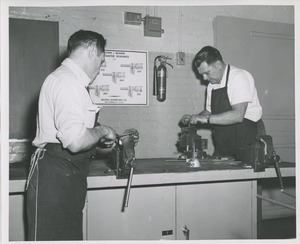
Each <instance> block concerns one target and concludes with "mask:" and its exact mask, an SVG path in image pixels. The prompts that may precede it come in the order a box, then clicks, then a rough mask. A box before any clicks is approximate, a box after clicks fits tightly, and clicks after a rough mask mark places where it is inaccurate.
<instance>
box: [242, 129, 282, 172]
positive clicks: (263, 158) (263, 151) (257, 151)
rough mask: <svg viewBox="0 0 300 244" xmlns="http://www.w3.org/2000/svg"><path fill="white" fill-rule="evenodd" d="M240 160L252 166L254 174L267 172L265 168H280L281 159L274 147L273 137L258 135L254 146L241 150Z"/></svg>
mask: <svg viewBox="0 0 300 244" xmlns="http://www.w3.org/2000/svg"><path fill="white" fill-rule="evenodd" d="M239 154H240V155H239V156H238V158H239V159H241V161H242V163H244V164H250V165H251V166H252V168H253V169H254V172H261V171H265V168H268V167H270V166H275V169H277V168H278V162H279V161H280V157H279V156H278V155H277V154H276V152H275V150H274V147H273V140H272V137H271V136H269V135H258V136H256V140H255V142H254V143H253V145H251V146H248V147H246V148H241V149H240V151H239Z"/></svg>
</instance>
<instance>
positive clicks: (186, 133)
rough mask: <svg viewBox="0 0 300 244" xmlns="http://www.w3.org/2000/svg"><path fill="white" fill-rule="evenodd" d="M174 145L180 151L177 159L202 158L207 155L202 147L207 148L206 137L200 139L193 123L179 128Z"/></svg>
mask: <svg viewBox="0 0 300 244" xmlns="http://www.w3.org/2000/svg"><path fill="white" fill-rule="evenodd" d="M176 145H177V149H178V151H179V152H181V153H182V154H181V155H180V156H179V159H193V158H198V159H204V158H206V157H207V154H206V152H205V151H204V149H207V139H202V137H201V136H199V135H198V134H197V127H196V126H194V125H189V126H188V127H182V128H181V133H179V139H178V141H177V144H176Z"/></svg>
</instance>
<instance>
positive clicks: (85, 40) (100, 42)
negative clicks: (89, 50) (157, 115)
mask: <svg viewBox="0 0 300 244" xmlns="http://www.w3.org/2000/svg"><path fill="white" fill-rule="evenodd" d="M92 45H95V46H96V47H97V50H98V54H99V55H100V52H102V53H103V52H104V51H105V45H106V40H105V39H104V38H103V36H102V35H101V34H99V33H97V32H94V31H86V30H79V31H77V32H75V33H74V34H73V35H72V36H70V38H69V41H68V57H69V56H70V54H71V53H72V52H74V51H75V50H76V49H77V48H79V47H89V46H92Z"/></svg>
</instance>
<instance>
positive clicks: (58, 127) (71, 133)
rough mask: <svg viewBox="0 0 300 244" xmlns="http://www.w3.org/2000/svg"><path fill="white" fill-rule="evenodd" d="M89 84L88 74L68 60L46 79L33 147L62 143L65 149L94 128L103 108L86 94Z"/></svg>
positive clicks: (41, 95) (41, 94)
mask: <svg viewBox="0 0 300 244" xmlns="http://www.w3.org/2000/svg"><path fill="white" fill-rule="evenodd" d="M89 83H90V78H89V77H88V76H87V74H86V73H85V72H84V71H83V70H82V69H81V68H80V67H79V66H78V65H77V64H76V63H75V62H74V61H72V60H71V59H69V58H66V59H65V60H64V61H63V62H62V64H61V66H60V67H58V68H57V69H56V70H55V71H54V72H53V73H51V74H50V75H49V76H48V77H47V78H46V80H45V81H44V83H43V85H42V88H41V92H40V97H39V106H38V116H37V130H36V137H35V139H34V140H33V145H35V146H36V147H44V146H45V145H46V144H47V143H62V145H63V147H64V148H66V147H68V145H70V144H71V143H72V142H73V141H74V140H76V139H78V138H79V137H80V136H82V135H83V134H84V133H85V130H86V128H93V127H94V123H95V116H96V113H97V112H98V111H99V109H100V107H99V106H97V105H94V104H93V102H92V100H91V98H90V96H89V93H88V91H87V90H86V87H87V86H88V85H89Z"/></svg>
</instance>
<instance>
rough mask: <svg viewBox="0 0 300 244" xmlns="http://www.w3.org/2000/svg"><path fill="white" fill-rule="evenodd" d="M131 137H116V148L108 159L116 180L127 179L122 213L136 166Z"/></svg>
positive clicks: (131, 135)
mask: <svg viewBox="0 0 300 244" xmlns="http://www.w3.org/2000/svg"><path fill="white" fill-rule="evenodd" d="M133 136H134V135H133V134H124V135H121V136H118V138H117V143H116V146H115V147H114V148H113V149H112V152H111V155H110V158H109V161H110V164H111V166H112V168H113V169H115V170H116V177H117V179H123V178H128V182H127V188H126V195H125V198H124V204H123V208H122V211H124V208H125V207H128V201H129V194H130V188H131V182H132V177H133V170H134V168H135V166H136V162H135V150H134V146H135V142H134V137H133Z"/></svg>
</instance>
